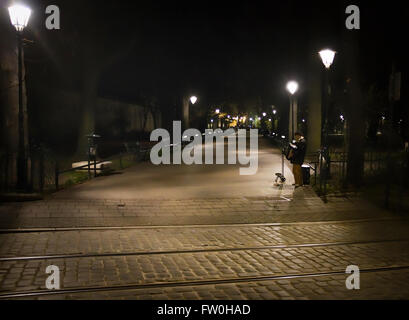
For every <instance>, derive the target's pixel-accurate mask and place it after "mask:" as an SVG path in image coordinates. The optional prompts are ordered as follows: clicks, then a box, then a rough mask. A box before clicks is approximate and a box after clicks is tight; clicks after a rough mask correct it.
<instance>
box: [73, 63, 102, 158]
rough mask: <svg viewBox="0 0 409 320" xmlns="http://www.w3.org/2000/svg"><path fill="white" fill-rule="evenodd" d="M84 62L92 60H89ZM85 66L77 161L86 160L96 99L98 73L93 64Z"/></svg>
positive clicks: (93, 127)
mask: <svg viewBox="0 0 409 320" xmlns="http://www.w3.org/2000/svg"><path fill="white" fill-rule="evenodd" d="M85 61H87V62H88V61H92V60H91V58H89V59H86V60H85ZM87 66H88V67H87V68H85V72H84V75H83V84H82V101H81V110H79V117H78V118H79V121H80V126H79V130H78V143H77V152H76V158H78V160H84V159H86V157H87V149H88V141H87V138H86V135H88V134H91V133H94V131H95V108H96V105H97V99H98V78H99V71H98V67H97V65H96V64H95V63H94V64H93V63H92V62H89V64H88V65H87Z"/></svg>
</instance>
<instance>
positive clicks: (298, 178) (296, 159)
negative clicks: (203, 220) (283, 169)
mask: <svg viewBox="0 0 409 320" xmlns="http://www.w3.org/2000/svg"><path fill="white" fill-rule="evenodd" d="M294 138H295V143H290V147H291V151H290V154H289V157H288V158H289V160H290V161H291V163H292V164H293V175H294V180H295V187H296V188H297V187H300V186H302V185H303V179H302V171H301V165H302V164H303V163H304V158H305V152H306V149H307V143H306V141H305V138H304V137H303V135H302V134H301V133H300V132H296V133H295V134H294Z"/></svg>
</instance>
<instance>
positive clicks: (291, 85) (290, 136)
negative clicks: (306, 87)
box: [287, 81, 298, 142]
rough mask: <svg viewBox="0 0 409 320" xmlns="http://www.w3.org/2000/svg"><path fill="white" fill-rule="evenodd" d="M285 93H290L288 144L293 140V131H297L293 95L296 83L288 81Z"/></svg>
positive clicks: (295, 100)
mask: <svg viewBox="0 0 409 320" xmlns="http://www.w3.org/2000/svg"><path fill="white" fill-rule="evenodd" d="M287 91H288V92H289V93H290V117H289V118H290V122H289V129H290V130H289V131H291V132H289V134H288V139H289V140H290V142H292V140H293V139H294V132H295V131H294V130H297V114H296V109H297V98H296V97H295V96H294V94H295V93H296V92H297V91H298V83H297V82H296V81H289V82H288V83H287Z"/></svg>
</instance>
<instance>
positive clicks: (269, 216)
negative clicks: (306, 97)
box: [0, 187, 391, 228]
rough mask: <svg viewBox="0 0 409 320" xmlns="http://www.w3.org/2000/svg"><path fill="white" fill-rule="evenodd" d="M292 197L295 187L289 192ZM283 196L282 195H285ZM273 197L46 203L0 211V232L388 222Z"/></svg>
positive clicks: (371, 214) (298, 193) (305, 196)
mask: <svg viewBox="0 0 409 320" xmlns="http://www.w3.org/2000/svg"><path fill="white" fill-rule="evenodd" d="M286 189H291V191H290V192H291V193H292V192H293V191H292V190H293V187H287V188H286ZM284 191H285V190H284ZM284 191H283V193H282V194H280V195H279V196H275V197H240V198H212V199H177V200H170V199H169V200H164V199H161V200H155V199H144V200H136V201H133V200H67V199H58V200H57V199H50V200H45V201H35V202H29V203H7V204H3V205H1V206H0V225H1V227H2V228H38V227H52V228H55V227H87V226H100V227H104V226H105V227H112V226H133V225H186V224H223V223H265V222H302V221H328V220H329V221H331V220H348V219H362V218H382V217H391V214H390V213H389V212H385V211H383V210H380V209H378V208H376V207H374V206H373V205H370V204H369V203H366V202H363V201H361V200H359V199H358V198H351V199H348V198H347V199H346V198H331V199H329V201H328V202H327V203H324V202H323V201H322V200H321V199H320V198H318V197H317V196H316V195H315V194H314V192H313V191H312V189H311V188H310V187H305V188H302V189H296V190H295V191H294V193H293V194H291V196H290V195H289V194H287V193H284Z"/></svg>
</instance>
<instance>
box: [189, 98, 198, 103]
mask: <svg viewBox="0 0 409 320" xmlns="http://www.w3.org/2000/svg"><path fill="white" fill-rule="evenodd" d="M196 101H197V97H196V96H191V97H190V102H191V103H192V104H195V103H196Z"/></svg>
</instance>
